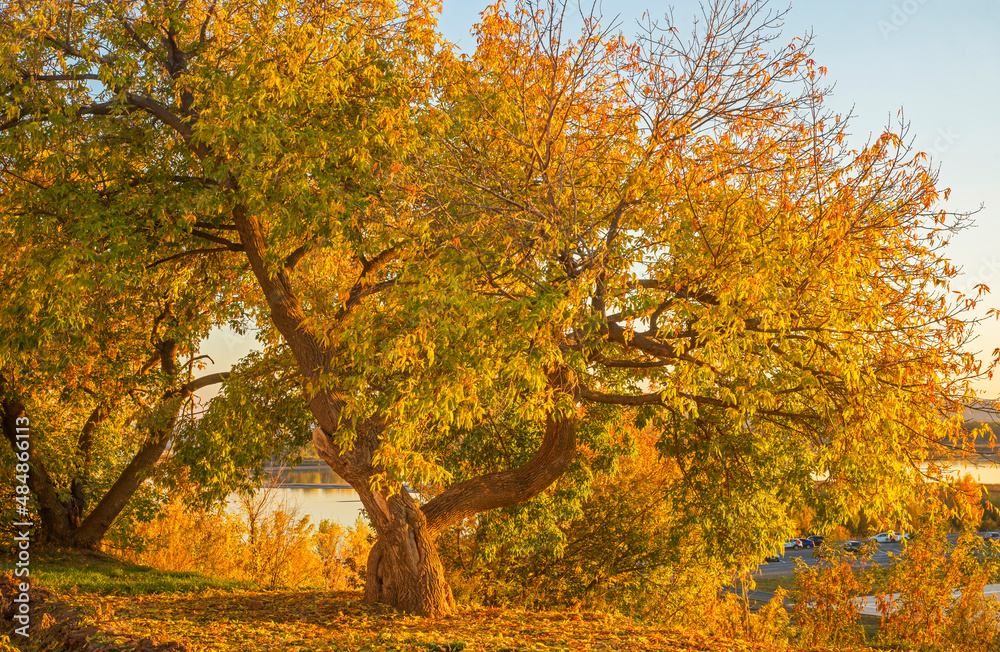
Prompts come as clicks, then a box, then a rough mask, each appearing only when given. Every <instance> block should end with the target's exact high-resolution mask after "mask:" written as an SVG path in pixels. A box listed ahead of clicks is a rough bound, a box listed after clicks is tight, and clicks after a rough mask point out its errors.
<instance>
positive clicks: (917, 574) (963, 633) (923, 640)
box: [878, 520, 1000, 652]
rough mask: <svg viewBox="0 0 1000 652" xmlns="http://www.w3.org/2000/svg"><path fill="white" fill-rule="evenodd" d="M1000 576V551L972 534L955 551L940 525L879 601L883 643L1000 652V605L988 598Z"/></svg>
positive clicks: (895, 573)
mask: <svg viewBox="0 0 1000 652" xmlns="http://www.w3.org/2000/svg"><path fill="white" fill-rule="evenodd" d="M997 570H998V562H997V548H996V545H995V544H993V543H987V542H985V541H982V540H981V539H979V538H978V537H975V536H974V535H971V534H965V535H963V536H962V537H961V538H959V540H958V543H957V544H956V545H955V546H954V547H951V546H949V544H948V540H947V537H946V534H945V530H944V522H943V521H941V520H938V521H936V522H933V523H930V524H928V526H927V527H926V528H925V529H924V530H923V531H922V532H920V533H919V535H918V536H916V537H915V538H914V539H913V541H912V542H911V543H910V544H909V545H907V546H906V550H905V552H904V554H903V555H902V558H901V560H900V562H899V563H898V564H896V566H894V567H893V568H892V570H891V571H890V572H889V573H888V577H887V582H886V585H885V587H884V589H883V591H882V592H881V593H880V595H879V596H878V601H879V610H880V611H881V612H882V614H883V619H882V629H881V633H880V637H881V639H882V640H883V641H884V642H885V643H887V644H898V643H906V644H909V645H913V646H916V647H917V648H918V649H920V650H927V651H928V652H931V651H933V652H952V651H958V650H961V651H962V652H988V651H989V652H992V651H995V650H996V649H997V644H998V633H1000V630H998V623H1000V603H998V602H997V599H996V598H995V597H989V598H987V597H986V596H984V595H983V587H984V586H985V585H986V584H987V583H989V582H990V580H991V578H993V577H995V576H996V574H997Z"/></svg>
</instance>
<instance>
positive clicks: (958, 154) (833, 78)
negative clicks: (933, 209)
mask: <svg viewBox="0 0 1000 652" xmlns="http://www.w3.org/2000/svg"><path fill="white" fill-rule="evenodd" d="M489 4H490V3H488V2H476V1H470V0H444V11H443V13H442V16H441V19H440V23H439V25H440V27H441V30H442V31H443V32H444V34H445V36H446V38H448V39H449V40H450V41H452V42H453V43H455V44H457V45H459V46H460V47H461V48H462V49H463V50H466V51H471V50H472V49H474V48H475V39H474V38H473V37H472V36H471V35H470V33H469V30H470V29H471V27H472V25H473V24H474V23H475V22H476V21H477V19H478V14H479V12H480V11H482V10H483V9H484V8H485V7H486V6H488V5H489ZM571 6H572V5H571ZM771 6H772V7H773V8H774V9H783V8H785V7H786V6H787V5H786V4H785V3H783V2H773V3H772V5H771ZM670 7H673V18H674V21H675V23H676V24H677V25H678V26H679V27H680V28H681V32H682V33H684V31H685V27H687V26H689V25H690V24H691V21H692V19H693V17H694V16H695V14H696V13H698V12H699V3H698V2H697V1H695V0H676V1H675V2H671V3H665V2H655V1H654V0H619V1H618V2H604V3H603V6H602V9H603V13H604V15H605V16H608V17H609V18H610V17H613V16H616V15H617V16H618V20H619V22H620V24H621V29H622V31H623V32H625V33H626V34H627V35H630V34H631V33H632V32H634V31H635V25H636V22H635V21H636V20H637V19H638V18H640V17H641V16H642V14H643V13H644V12H646V11H648V12H649V13H650V16H652V17H654V18H655V17H660V16H663V15H664V14H665V13H666V12H667V11H668V9H669V8H670ZM806 32H812V33H813V44H814V49H815V57H814V58H815V59H816V61H817V63H818V64H819V65H821V66H826V67H827V69H828V75H827V79H828V80H829V81H830V82H833V83H835V84H836V88H835V91H834V94H833V96H832V97H830V98H829V100H830V107H831V108H833V109H835V110H837V111H841V112H846V111H847V110H849V109H850V108H851V107H853V108H854V113H855V115H856V118H855V120H854V122H853V125H854V126H853V129H852V133H853V134H854V137H855V138H856V139H857V140H858V141H859V142H861V141H863V140H865V139H866V138H867V136H868V134H870V133H872V132H878V131H881V129H882V128H883V127H884V126H885V125H886V124H887V123H888V122H889V120H890V118H893V119H894V118H895V115H896V112H897V111H898V110H899V109H900V108H902V109H903V112H904V115H905V117H906V119H907V120H909V121H910V123H911V134H912V135H913V136H914V137H915V141H914V145H915V147H916V148H917V149H919V150H921V151H925V152H928V153H929V154H931V155H932V158H933V159H934V160H935V161H937V162H938V163H939V164H940V180H941V185H942V187H950V188H951V189H952V194H951V199H950V201H948V202H947V204H945V207H946V208H947V209H948V210H954V211H972V210H976V209H978V208H979V206H980V205H984V208H983V210H982V211H980V212H979V213H978V214H977V215H976V217H975V222H976V227H975V228H973V229H970V230H969V231H967V232H965V233H963V234H961V235H960V236H958V237H956V238H955V239H954V240H953V243H952V247H951V257H952V259H953V260H954V261H955V262H956V263H957V264H958V265H959V266H960V267H962V268H963V271H964V275H963V278H961V279H960V280H959V281H958V283H957V286H958V287H960V288H962V289H967V288H971V287H972V286H974V285H975V284H977V283H986V284H987V285H988V286H990V288H991V289H992V290H993V294H992V295H991V296H990V297H988V298H987V300H986V302H985V303H987V304H989V306H1000V2H997V1H996V0H894V1H888V0H837V1H831V0H798V1H795V2H792V5H791V11H790V12H789V13H788V15H787V19H786V26H785V29H784V35H785V37H786V39H787V40H790V39H791V38H793V37H795V36H801V35H803V34H804V33H806ZM978 312H979V313H980V314H982V313H984V312H985V310H982V311H978ZM979 333H980V336H979V339H978V340H977V341H976V342H975V346H974V348H975V349H977V350H981V351H984V352H986V353H989V352H991V351H992V350H993V349H994V348H996V347H998V346H1000V324H998V323H997V322H995V321H994V322H992V323H990V324H984V325H983V326H982V327H980V328H979ZM983 387H984V389H988V391H989V393H990V394H991V395H993V396H998V395H1000V378H998V379H997V380H994V381H993V382H992V383H990V384H989V386H988V387H987V386H985V385H984V386H983Z"/></svg>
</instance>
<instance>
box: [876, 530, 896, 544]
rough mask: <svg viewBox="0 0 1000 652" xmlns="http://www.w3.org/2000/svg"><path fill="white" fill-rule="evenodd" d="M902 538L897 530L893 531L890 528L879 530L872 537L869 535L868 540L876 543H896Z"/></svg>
mask: <svg viewBox="0 0 1000 652" xmlns="http://www.w3.org/2000/svg"><path fill="white" fill-rule="evenodd" d="M902 538H903V535H901V534H899V533H898V532H893V531H892V530H890V531H888V532H879V533H878V534H876V535H875V536H873V537H869V538H868V540H869V541H875V542H877V543H898V542H899V541H900V540H901V539H902Z"/></svg>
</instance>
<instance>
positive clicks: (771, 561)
mask: <svg viewBox="0 0 1000 652" xmlns="http://www.w3.org/2000/svg"><path fill="white" fill-rule="evenodd" d="M764 561H765V562H766V563H768V564H777V563H779V562H780V561H781V557H779V556H777V555H774V556H772V557H764Z"/></svg>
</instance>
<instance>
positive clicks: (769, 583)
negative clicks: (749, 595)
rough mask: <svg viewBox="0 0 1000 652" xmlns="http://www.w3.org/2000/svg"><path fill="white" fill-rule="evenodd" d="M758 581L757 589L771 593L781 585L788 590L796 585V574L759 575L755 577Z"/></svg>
mask: <svg viewBox="0 0 1000 652" xmlns="http://www.w3.org/2000/svg"><path fill="white" fill-rule="evenodd" d="M755 580H756V582H757V588H756V589H755V590H756V591H767V592H769V593H774V592H775V591H776V590H777V589H778V588H779V587H780V588H783V589H785V590H786V591H791V590H792V588H793V587H794V586H795V576H794V575H783V576H781V577H758V578H755Z"/></svg>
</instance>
